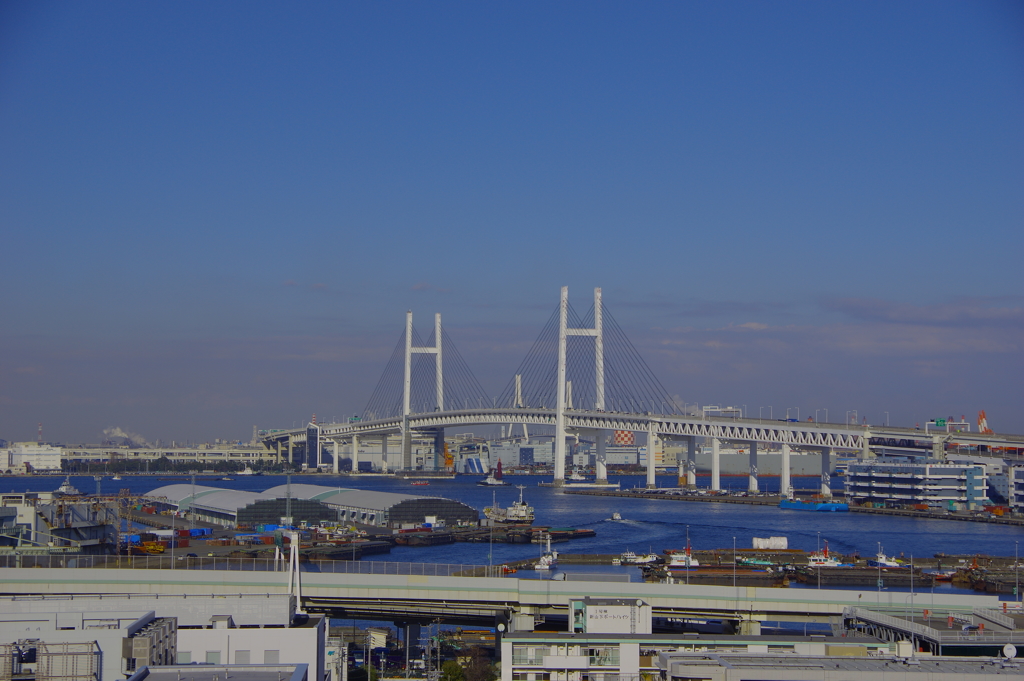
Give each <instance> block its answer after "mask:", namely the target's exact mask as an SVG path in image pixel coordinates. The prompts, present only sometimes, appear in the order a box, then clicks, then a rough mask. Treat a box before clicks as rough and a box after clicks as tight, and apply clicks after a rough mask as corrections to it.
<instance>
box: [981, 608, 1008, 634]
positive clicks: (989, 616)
mask: <svg viewBox="0 0 1024 681" xmlns="http://www.w3.org/2000/svg"><path fill="white" fill-rule="evenodd" d="M971 612H973V613H974V616H975V617H980V618H981V619H983V620H988V621H989V622H992V623H993V624H998V625H999V626H1001V627H1004V628H1006V629H1009V630H1010V631H1013V630H1014V629H1015V628H1016V626H1017V625H1016V623H1015V622H1014V621H1013V619H1011V618H1009V617H1007V616H1006V615H1003V614H1002V613H999V612H996V611H995V610H992V609H991V608H974V610H972V611H971Z"/></svg>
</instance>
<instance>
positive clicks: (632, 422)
mask: <svg viewBox="0 0 1024 681" xmlns="http://www.w3.org/2000/svg"><path fill="white" fill-rule="evenodd" d="M555 415H556V412H555V410H554V409H536V408H533V409H529V408H528V409H522V408H520V409H463V410H455V411H443V412H440V411H438V412H428V413H425V414H411V415H410V416H409V417H408V427H409V428H411V429H413V430H419V429H430V428H457V427H464V426H472V425H494V424H510V423H511V424H515V425H519V424H526V425H542V426H543V425H550V426H553V425H555ZM565 423H566V427H567V428H569V429H572V430H592V429H598V430H629V431H634V432H648V431H650V430H652V428H651V426H652V424H653V430H654V431H655V433H656V434H658V435H660V436H668V437H673V436H675V437H690V436H695V437H706V438H717V439H720V440H734V441H740V442H751V441H753V442H766V443H780V444H787V445H793V446H797V447H805V448H815V447H828V448H830V449H840V450H853V451H860V450H863V449H864V443H865V438H870V437H871V433H870V432H869V430H868V428H866V427H863V426H844V425H834V424H818V423H811V424H800V423H788V422H787V423H785V424H783V423H779V424H775V423H772V424H771V425H767V424H765V423H764V422H763V421H761V420H755V419H732V418H713V417H712V418H699V417H687V416H664V415H650V414H624V413H615V412H598V411H576V410H566V413H565ZM403 425H404V420H403V419H402V418H401V417H392V418H387V419H378V420H374V421H360V422H358V423H345V424H334V425H322V426H321V427H320V432H321V435H322V436H323V437H324V438H325V439H330V440H348V439H350V438H351V437H352V436H353V435H355V436H362V435H368V434H375V435H384V434H389V433H400V432H402V429H403ZM275 435H276V436H277V437H282V436H283V437H288V436H290V437H291V440H292V442H295V443H301V442H305V431H304V430H297V431H295V432H294V433H290V432H289V431H286V432H284V433H277V434H275ZM269 439H273V437H272V438H268V440H269Z"/></svg>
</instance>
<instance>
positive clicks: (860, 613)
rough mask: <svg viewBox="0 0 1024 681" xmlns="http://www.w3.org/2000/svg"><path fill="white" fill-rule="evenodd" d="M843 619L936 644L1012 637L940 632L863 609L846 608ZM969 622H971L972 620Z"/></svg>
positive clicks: (996, 633)
mask: <svg viewBox="0 0 1024 681" xmlns="http://www.w3.org/2000/svg"><path fill="white" fill-rule="evenodd" d="M951 614H952V613H951ZM953 616H954V617H958V618H962V619H966V617H965V616H964V615H962V614H955V615H953ZM843 617H844V618H849V617H853V618H855V619H859V620H861V621H863V622H869V623H871V624H876V625H880V626H883V627H887V628H889V629H892V630H894V631H900V632H903V633H907V634H914V635H916V636H920V637H921V638H924V639H928V640H931V641H936V642H938V643H951V642H962V641H971V642H974V641H978V642H988V643H1001V642H1006V641H1009V639H1010V637H1011V636H1012V633H1011V632H1007V631H991V630H988V631H985V630H983V629H980V628H979V629H973V630H970V631H963V629H962V628H960V629H957V630H955V631H941V630H939V629H933V628H932V627H928V626H925V625H923V624H918V623H917V622H911V621H909V620H905V619H901V618H899V617H890V616H889V615H883V614H882V613H880V612H874V611H871V610H865V609H864V608H847V609H846V610H845V611H844V613H843ZM971 621H973V619H972V620H971Z"/></svg>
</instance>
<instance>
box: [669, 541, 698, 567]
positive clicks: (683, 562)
mask: <svg viewBox="0 0 1024 681" xmlns="http://www.w3.org/2000/svg"><path fill="white" fill-rule="evenodd" d="M666 567H668V569H669V570H672V569H677V570H678V569H683V570H689V569H690V568H696V567H700V561H699V560H697V559H696V558H694V557H693V554H691V553H690V547H689V545H687V547H686V550H685V551H683V552H682V553H673V554H672V557H671V558H669V560H668V565H667V566H666Z"/></svg>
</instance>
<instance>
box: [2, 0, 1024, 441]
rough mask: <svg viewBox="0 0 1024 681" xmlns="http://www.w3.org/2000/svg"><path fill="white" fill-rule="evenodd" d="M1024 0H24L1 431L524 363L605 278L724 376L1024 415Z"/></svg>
mask: <svg viewBox="0 0 1024 681" xmlns="http://www.w3.org/2000/svg"><path fill="white" fill-rule="evenodd" d="M1022 36H1024V11H1022V10H1021V8H1020V7H1019V5H1016V4H1014V3H1008V2H1007V3H1001V2H990V3H974V4H971V5H963V4H957V3H942V2H940V3H915V2H909V3H903V4H900V5H897V6H891V5H888V4H885V3H870V2H869V3H861V4H857V5H841V4H821V5H810V6H808V5H803V4H798V3H777V4H772V5H764V4H759V3H745V2H736V3H723V4H719V5H702V4H697V3H672V4H669V3H651V4H648V5H643V6H640V7H628V8H627V7H624V6H622V5H617V4H612V3H598V4H594V5H591V6H588V7H586V8H580V7H578V6H575V5H570V4H553V5H541V4H536V3H533V4H531V3H527V4H523V5H519V6H515V7H499V6H479V7H478V6H465V5H459V4H449V3H435V4H431V5H418V4H411V3H410V4H394V5H387V6H374V5H366V6H364V5H341V6H337V5H331V4H321V3H313V4H306V5H301V6H274V5H267V6H256V7H249V6H246V5H242V4H240V3H226V4H223V5H218V6H213V7H192V6H190V7H182V6H177V5H171V4H151V5H145V6H139V5H133V4H130V3H105V4H102V5H93V6H87V5H76V4H74V3H61V2H58V3H51V4H47V5H42V6H40V5H37V4H34V3H27V2H10V3H5V4H4V5H3V6H2V7H0V129H3V130H5V131H7V134H6V135H3V136H0V180H2V181H0V218H2V222H3V223H4V224H6V225H8V228H7V229H5V230H4V235H5V236H4V239H3V243H4V246H5V249H4V251H5V253H6V255H7V257H6V258H5V264H4V274H5V277H4V285H3V296H2V297H0V321H2V324H0V438H4V439H8V440H13V441H24V440H34V439H35V434H36V424H37V423H38V422H43V424H44V432H45V435H44V437H45V438H46V439H48V440H55V441H57V440H59V441H64V442H94V441H97V440H98V439H99V438H100V437H101V436H102V432H103V430H104V429H106V428H111V427H120V428H122V429H124V430H125V431H128V432H132V433H138V434H141V435H142V436H144V437H145V438H146V439H147V440H149V441H154V440H157V439H161V440H164V441H169V440H172V439H177V440H184V439H189V440H211V439H213V438H217V437H220V438H228V439H243V440H245V439H248V437H249V434H250V432H251V428H252V426H253V425H258V426H259V427H260V428H275V427H288V426H290V424H291V423H292V422H293V421H299V420H300V419H303V418H304V419H308V418H309V417H310V416H311V415H312V413H314V412H315V413H317V414H319V415H320V416H321V417H322V418H331V417H338V418H341V417H344V416H345V415H350V414H352V413H357V412H360V411H362V409H363V407H365V405H366V401H367V400H368V399H369V397H370V394H371V393H372V391H373V388H374V386H375V385H376V381H377V380H378V378H379V376H380V373H381V372H382V371H383V369H384V365H385V364H386V362H387V358H388V356H390V353H391V351H392V349H393V348H394V345H395V343H396V341H397V340H398V337H399V335H400V334H401V331H402V328H403V323H404V317H403V316H404V313H405V311H406V310H407V309H412V310H413V312H414V316H415V320H416V323H417V327H418V328H419V329H420V331H421V333H422V331H423V330H424V329H425V328H426V327H427V326H428V325H429V321H428V320H429V319H430V317H431V316H432V315H433V313H434V312H440V313H442V315H443V317H444V323H445V327H446V329H447V331H448V333H450V334H451V336H452V338H453V340H454V342H455V343H456V345H457V347H458V349H459V351H460V353H461V354H462V356H463V357H464V358H465V359H466V361H467V363H468V364H469V366H470V368H471V369H472V370H473V371H474V373H475V374H476V376H477V378H478V379H479V380H480V382H481V384H482V385H483V387H484V389H485V390H486V391H487V392H488V393H489V394H492V395H496V394H498V393H500V392H501V390H502V389H503V388H504V386H505V384H506V383H507V382H508V380H510V379H511V376H512V373H513V372H514V371H515V367H516V366H518V364H519V362H520V361H521V360H522V358H523V357H524V356H525V354H526V351H527V350H528V348H529V347H530V345H531V344H532V343H533V341H534V339H535V338H536V336H537V334H538V333H539V332H540V329H541V328H542V326H543V324H544V322H545V321H546V320H547V318H548V316H549V314H550V313H551V311H552V310H553V309H554V307H555V305H556V304H557V299H558V288H559V287H560V286H563V285H567V286H569V287H570V297H571V300H572V303H573V305H574V306H575V307H576V309H577V310H585V309H586V308H587V306H588V305H589V296H590V292H591V290H592V289H593V287H595V286H599V287H602V288H603V290H604V296H605V302H606V305H607V306H608V307H609V309H610V310H611V312H612V314H613V315H614V316H615V317H616V319H617V320H618V322H619V323H620V325H621V326H622V328H623V330H624V331H625V333H626V335H627V336H628V337H629V338H630V339H631V340H632V342H633V343H634V345H636V346H637V348H638V350H639V351H640V353H641V355H642V356H643V357H644V359H645V360H646V361H647V363H648V364H649V365H650V366H651V368H652V369H653V370H654V372H655V373H656V374H657V375H658V376H659V378H660V379H661V382H662V384H663V385H664V386H665V388H666V390H667V391H668V392H669V393H670V394H673V395H677V396H679V398H680V400H682V401H684V402H687V403H691V404H692V403H694V402H700V403H701V404H723V405H726V404H730V405H738V406H739V405H744V404H746V405H747V408H748V409H747V412H748V414H751V413H752V412H753V413H754V414H756V412H757V409H758V408H760V407H765V411H766V412H767V407H768V406H769V405H771V406H772V407H773V410H774V411H773V413H774V415H775V417H776V418H778V417H780V413H784V412H785V409H786V408H796V407H799V408H800V409H801V416H802V417H803V419H806V418H807V415H808V414H809V413H812V412H813V411H814V410H815V409H825V408H827V409H829V410H830V417H831V418H830V420H832V421H841V420H842V419H841V417H842V415H843V414H844V412H845V411H846V410H853V409H856V410H858V412H859V413H860V414H863V415H864V416H866V417H867V418H868V420H869V422H872V423H881V422H882V420H883V418H884V416H883V414H884V412H886V411H887V412H889V414H890V421H891V422H892V423H893V424H894V425H904V426H909V427H913V425H914V424H915V423H921V424H922V426H923V423H924V421H926V420H927V419H929V418H934V417H939V418H945V417H947V416H950V415H953V416H956V417H959V416H961V415H965V416H966V417H967V419H968V420H969V421H971V422H973V421H974V418H975V417H976V415H977V412H978V410H980V409H984V410H986V411H987V412H988V416H989V422H990V425H991V426H992V428H993V429H994V430H996V431H997V432H1000V431H1002V432H1017V433H1021V432H1024V409H1022V407H1024V398H1022V397H1021V391H1020V377H1021V376H1024V359H1022V358H1024V353H1022V352H1021V351H1022V347H1021V338H1022V332H1024V294H1022V293H1021V285H1020V282H1019V279H1020V267H1019V257H1017V256H1018V254H1019V253H1020V252H1021V246H1024V229H1022V228H1021V226H1022V225H1024V202H1022V201H1021V200H1020V199H1021V196H1022V195H1024V192H1022V189H1024V165H1022V163H1021V159H1022V158H1024V153H1022V152H1024V134H1022V133H1024V130H1022V126H1021V125H1020V121H1021V120H1024V41H1022Z"/></svg>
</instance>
